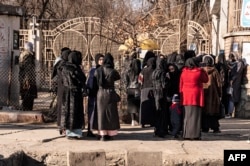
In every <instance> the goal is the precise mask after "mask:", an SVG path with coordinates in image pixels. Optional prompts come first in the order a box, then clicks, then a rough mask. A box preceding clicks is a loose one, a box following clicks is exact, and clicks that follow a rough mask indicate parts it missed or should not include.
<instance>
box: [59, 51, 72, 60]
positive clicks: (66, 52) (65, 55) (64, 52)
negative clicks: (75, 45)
mask: <svg viewBox="0 0 250 166" xmlns="http://www.w3.org/2000/svg"><path fill="white" fill-rule="evenodd" d="M70 52H71V50H70V49H68V50H67V49H66V50H64V51H62V53H61V59H62V60H64V61H68V56H69V54H70Z"/></svg>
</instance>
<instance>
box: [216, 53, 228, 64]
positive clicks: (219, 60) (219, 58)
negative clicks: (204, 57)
mask: <svg viewBox="0 0 250 166" xmlns="http://www.w3.org/2000/svg"><path fill="white" fill-rule="evenodd" d="M216 61H217V63H223V64H225V62H226V58H225V54H224V53H220V54H219V55H218V56H217V57H216Z"/></svg>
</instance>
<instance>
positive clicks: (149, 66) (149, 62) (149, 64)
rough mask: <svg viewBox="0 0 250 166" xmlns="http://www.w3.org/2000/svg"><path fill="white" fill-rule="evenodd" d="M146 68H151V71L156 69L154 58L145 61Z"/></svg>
mask: <svg viewBox="0 0 250 166" xmlns="http://www.w3.org/2000/svg"><path fill="white" fill-rule="evenodd" d="M147 67H148V68H151V69H155V68H156V58H155V57H152V58H149V59H148V60H147Z"/></svg>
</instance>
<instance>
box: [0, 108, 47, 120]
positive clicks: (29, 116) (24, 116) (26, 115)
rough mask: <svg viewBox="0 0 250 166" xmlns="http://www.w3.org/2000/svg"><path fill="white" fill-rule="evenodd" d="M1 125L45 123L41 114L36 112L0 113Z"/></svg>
mask: <svg viewBox="0 0 250 166" xmlns="http://www.w3.org/2000/svg"><path fill="white" fill-rule="evenodd" d="M0 122H1V123H44V117H43V115H42V113H41V112H35V111H12V110H11V111H0Z"/></svg>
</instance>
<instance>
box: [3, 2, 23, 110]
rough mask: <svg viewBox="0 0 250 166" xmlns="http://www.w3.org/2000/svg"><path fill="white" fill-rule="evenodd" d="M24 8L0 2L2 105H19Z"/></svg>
mask: <svg viewBox="0 0 250 166" xmlns="http://www.w3.org/2000/svg"><path fill="white" fill-rule="evenodd" d="M23 11H24V10H23V8H21V7H16V6H10V5H1V4H0V76H1V80H0V87H1V93H0V106H1V107H4V106H11V105H18V103H19V88H18V86H16V84H15V83H16V82H17V81H16V80H15V79H17V78H18V65H16V61H15V59H16V58H17V57H18V56H19V54H20V52H19V29H20V16H22V15H23Z"/></svg>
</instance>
